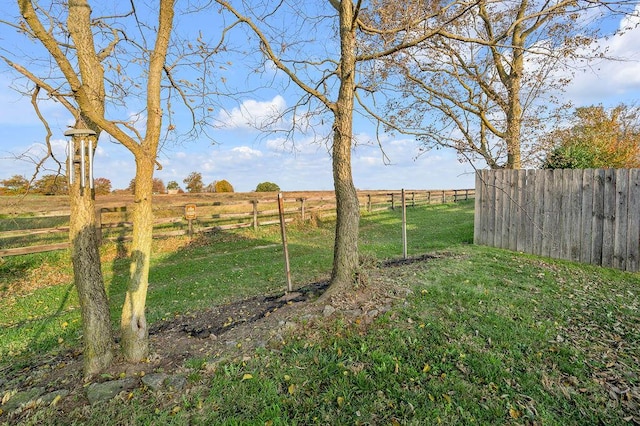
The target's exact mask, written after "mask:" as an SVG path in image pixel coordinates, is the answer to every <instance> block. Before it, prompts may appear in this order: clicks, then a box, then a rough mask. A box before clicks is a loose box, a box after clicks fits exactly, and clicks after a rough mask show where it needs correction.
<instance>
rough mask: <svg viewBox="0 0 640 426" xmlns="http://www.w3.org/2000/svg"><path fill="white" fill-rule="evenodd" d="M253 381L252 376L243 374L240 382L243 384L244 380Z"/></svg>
mask: <svg viewBox="0 0 640 426" xmlns="http://www.w3.org/2000/svg"><path fill="white" fill-rule="evenodd" d="M251 379H253V375H251V374H249V373H245V375H244V376H242V381H243V382H244V381H245V380H251Z"/></svg>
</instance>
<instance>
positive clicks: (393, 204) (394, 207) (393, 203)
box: [389, 192, 396, 210]
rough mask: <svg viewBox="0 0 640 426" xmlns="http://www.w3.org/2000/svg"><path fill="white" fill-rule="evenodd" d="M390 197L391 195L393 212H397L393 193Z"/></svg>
mask: <svg viewBox="0 0 640 426" xmlns="http://www.w3.org/2000/svg"><path fill="white" fill-rule="evenodd" d="M389 195H391V210H395V209H396V206H395V202H394V199H393V192H392V193H391V194H389Z"/></svg>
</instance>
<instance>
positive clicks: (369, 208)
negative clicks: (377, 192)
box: [367, 194, 371, 213]
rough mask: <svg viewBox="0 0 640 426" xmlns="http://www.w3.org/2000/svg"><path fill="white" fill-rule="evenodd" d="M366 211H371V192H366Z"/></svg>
mask: <svg viewBox="0 0 640 426" xmlns="http://www.w3.org/2000/svg"><path fill="white" fill-rule="evenodd" d="M367 211H368V212H369V213H371V194H367Z"/></svg>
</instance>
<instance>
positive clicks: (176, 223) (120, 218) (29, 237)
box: [0, 189, 475, 257]
mask: <svg viewBox="0 0 640 426" xmlns="http://www.w3.org/2000/svg"><path fill="white" fill-rule="evenodd" d="M330 194H331V195H321V196H317V195H313V194H312V193H310V194H309V196H304V195H302V196H301V193H296V194H295V196H294V197H289V198H287V193H285V198H284V202H285V215H286V217H287V219H286V220H287V221H289V222H290V221H292V220H295V219H296V218H298V219H300V220H303V221H304V220H307V219H309V218H311V217H312V216H327V215H331V214H334V213H335V208H336V203H335V196H333V193H330ZM474 194H475V190H474V189H450V190H412V191H407V190H405V199H406V203H407V205H408V206H420V205H427V204H436V203H447V202H457V201H461V200H468V199H472V198H473V197H474ZM219 196H220V194H211V196H210V197H206V196H203V197H201V198H199V199H198V201H197V202H195V203H189V202H182V203H179V204H173V205H161V206H158V207H155V208H154V216H155V219H154V228H153V237H154V238H163V237H171V236H180V235H187V234H189V233H190V232H194V233H201V232H210V231H214V230H228V229H237V228H251V227H253V228H254V229H255V228H258V227H259V226H266V225H274V224H277V223H279V220H278V204H277V198H276V197H275V196H273V197H270V198H266V197H263V198H247V199H240V200H238V199H233V200H222V201H221V200H219V199H216V198H218V197H219ZM400 197H401V192H400V191H361V192H359V193H358V199H359V202H360V207H361V209H362V210H363V211H368V212H374V211H380V210H386V209H390V208H391V209H394V208H396V207H400V206H399V203H400V199H401V198H400ZM185 204H195V205H196V211H197V217H196V219H194V220H192V223H189V221H188V220H187V219H186V218H185ZM131 214H132V210H131V208H130V206H111V207H103V208H98V210H97V221H98V227H99V229H100V233H99V236H100V239H101V241H127V240H130V239H131V229H132V227H133V223H132V216H131ZM68 215H69V212H68V211H55V212H33V213H29V214H28V216H26V215H16V216H15V217H12V218H11V219H3V220H2V221H4V222H7V224H8V223H9V222H11V225H12V226H8V225H7V224H5V226H0V257H2V256H16V255H23V254H30V253H39V252H44V251H51V250H60V249H64V248H67V247H68V244H69V243H68V231H69V226H68V223H69V218H68ZM2 221H0V225H2ZM31 222H33V223H31ZM47 223H49V224H51V223H53V224H54V225H55V226H47V225H46V224H47ZM9 228H13V229H9Z"/></svg>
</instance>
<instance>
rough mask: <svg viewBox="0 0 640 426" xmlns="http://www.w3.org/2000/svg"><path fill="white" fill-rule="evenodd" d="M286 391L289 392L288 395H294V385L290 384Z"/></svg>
mask: <svg viewBox="0 0 640 426" xmlns="http://www.w3.org/2000/svg"><path fill="white" fill-rule="evenodd" d="M288 391H289V395H293V394H294V393H295V391H296V385H294V384H293V383H291V384H290V385H289V389H288Z"/></svg>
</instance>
